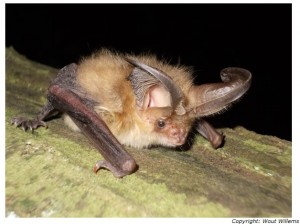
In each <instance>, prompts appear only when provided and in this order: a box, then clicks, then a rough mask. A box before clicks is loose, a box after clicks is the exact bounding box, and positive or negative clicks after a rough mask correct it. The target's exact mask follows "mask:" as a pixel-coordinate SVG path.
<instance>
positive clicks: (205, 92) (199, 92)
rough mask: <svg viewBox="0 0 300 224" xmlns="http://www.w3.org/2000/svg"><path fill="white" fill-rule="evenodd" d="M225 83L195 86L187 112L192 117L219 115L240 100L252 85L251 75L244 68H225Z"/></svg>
mask: <svg viewBox="0 0 300 224" xmlns="http://www.w3.org/2000/svg"><path fill="white" fill-rule="evenodd" d="M220 75H221V79H222V81H223V83H212V84H204V85H199V86H193V87H192V88H191V89H190V91H189V94H188V99H189V105H188V107H187V111H188V113H189V115H190V116H192V117H203V116H208V115H211V114H214V113H218V112H220V111H222V110H224V109H225V108H226V107H228V106H229V105H230V104H231V103H233V102H234V101H236V100H238V99H239V98H240V97H241V96H242V95H243V94H244V93H245V92H246V91H247V90H248V89H249V87H250V85H251V77H252V75H251V73H250V72H249V71H248V70H246V69H243V68H235V67H230V68H225V69H223V70H222V71H221V74H220Z"/></svg>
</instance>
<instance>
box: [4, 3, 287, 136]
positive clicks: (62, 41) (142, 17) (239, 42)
mask: <svg viewBox="0 0 300 224" xmlns="http://www.w3.org/2000/svg"><path fill="white" fill-rule="evenodd" d="M291 10H292V5H291V4H96V5H91V4H72V5H70V4H69V5H66V4H6V46H7V47H8V46H13V47H14V48H15V49H16V50H17V51H18V52H20V53H21V54H24V55H26V56H27V57H28V58H30V59H32V60H35V61H38V62H41V63H44V64H47V65H50V66H53V67H56V68H61V67H63V66H64V65H66V64H68V63H70V62H77V61H78V60H79V59H80V58H81V57H82V56H86V55H89V54H91V53H92V52H94V51H95V50H97V49H100V48H102V47H107V48H112V49H115V50H117V51H121V52H129V53H130V52H133V53H141V52H145V51H146V52H152V53H155V54H157V55H158V56H159V57H164V58H167V59H170V63H177V62H178V61H180V62H181V63H182V64H185V65H188V66H193V67H194V71H195V76H196V79H195V82H196V83H198V84H200V83H205V82H219V81H220V77H219V72H220V70H221V69H222V68H224V67H229V66H238V67H243V68H246V69H249V70H250V71H251V72H252V74H253V82H252V86H251V88H250V90H249V92H248V94H247V95H246V96H245V97H244V98H243V99H242V100H241V101H240V102H238V103H237V104H236V105H234V106H233V107H232V108H231V109H230V110H228V111H226V112H225V113H223V114H221V115H218V116H214V117H211V118H209V119H208V120H209V121H210V122H211V123H212V124H213V125H214V126H216V127H217V128H220V127H235V126H237V125H242V126H244V127H246V128H248V129H250V130H253V131H256V132H258V133H261V134H268V135H275V136H278V137H280V138H284V139H287V140H291V125H292V118H291V114H292V112H291V108H292V106H291V105H292V104H291V102H292V87H291V78H292V75H291V49H292V44H291V32H292V28H291V23H292V12H291Z"/></svg>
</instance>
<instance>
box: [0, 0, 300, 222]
mask: <svg viewBox="0 0 300 224" xmlns="http://www.w3.org/2000/svg"><path fill="white" fill-rule="evenodd" d="M47 2H48V3H79V2H74V1H4V2H1V5H0V22H1V34H2V35H0V41H1V43H2V45H1V46H2V47H3V49H2V50H1V52H0V55H1V59H2V60H1V62H0V63H1V64H0V68H1V75H0V78H1V80H0V85H1V89H0V102H1V104H0V115H1V119H0V122H1V123H0V130H1V137H2V138H1V141H0V144H1V147H0V159H1V161H0V166H1V167H0V172H1V173H0V192H1V194H0V223H13V224H18V223H22V224H23V223H25V224H26V223H30V224H33V223H45V222H46V223H47V222H51V221H53V222H55V223H72V224H74V223H75V224H76V223H82V222H84V223H89V224H92V223H97V224H98V223H99V222H101V223H109V224H111V223H115V222H122V224H124V223H130V224H134V223H141V222H142V223H149V224H150V223H151V224H153V223H157V222H167V223H174V222H175V223H185V222H189V223H192V224H193V223H216V222H217V223H232V220H233V219H231V218H225V219H222V218H221V219H220V218H218V219H206V218H204V219H202V218H201V219H198V218H179V219H174V218H170V219H156V218H154V219H153V218H150V219H145V218H142V219H140V218H137V219H132V218H128V219H116V218H112V219H111V218H102V219H93V218H88V219H73V218H68V219H64V218H62V219H60V218H53V219H44V218H26V219H25V218H17V219H15V218H5V208H4V206H5V193H4V192H5V135H4V130H5V122H4V121H5V119H4V118H5V114H4V112H5V104H4V102H5V35H4V34H5V3H47ZM125 2H129V3H149V2H151V3H171V2H173V3H179V2H174V1H159V0H157V1H114V0H111V1H85V2H84V3H125ZM182 3H292V14H293V23H292V24H293V26H292V31H293V35H292V38H293V43H292V44H293V45H292V49H293V54H292V65H293V68H292V72H293V76H292V113H293V116H292V121H293V125H292V141H293V142H292V145H293V154H292V162H293V174H292V175H293V176H292V178H293V185H292V196H293V197H292V198H293V200H292V203H293V204H292V205H293V217H292V218H293V219H298V220H299V219H300V212H299V211H300V200H299V198H300V195H299V190H298V189H299V188H300V184H299V176H300V174H299V173H300V172H299V164H300V163H299V161H298V160H299V159H300V151H299V150H300V144H299V143H300V136H299V135H300V130H299V124H300V117H299V113H300V110H299V108H300V100H299V98H300V97H299V98H298V96H299V95H300V85H299V84H300V83H299V79H300V78H299V77H300V57H299V41H300V33H299V32H300V30H299V22H298V21H300V18H299V14H300V8H299V6H300V1H184V2H182ZM278 16H280V15H278ZM279 91H280V90H279ZM280 100H284V99H280ZM282 109H284V108H282ZM278 119H280V117H279V118H278ZM274 125H276V124H274ZM2 139H3V140H2ZM251 219H252V218H250V219H248V218H245V219H240V220H251ZM259 220H260V223H263V222H262V219H259Z"/></svg>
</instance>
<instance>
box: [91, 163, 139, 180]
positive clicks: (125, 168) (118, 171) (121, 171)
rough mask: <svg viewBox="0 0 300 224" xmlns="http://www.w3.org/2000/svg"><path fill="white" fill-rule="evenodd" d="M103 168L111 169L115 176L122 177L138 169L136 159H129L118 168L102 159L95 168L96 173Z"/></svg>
mask: <svg viewBox="0 0 300 224" xmlns="http://www.w3.org/2000/svg"><path fill="white" fill-rule="evenodd" d="M101 168H104V169H107V170H110V171H111V172H112V173H113V175H114V176H115V177H118V178H121V177H124V176H126V175H129V174H131V173H133V172H135V171H136V170H137V164H136V163H135V161H134V160H127V161H125V162H124V164H123V165H122V168H118V167H116V166H113V165H112V164H111V163H109V162H108V161H106V160H100V161H98V162H97V163H96V164H95V166H94V168H93V171H94V173H97V172H98V170H100V169H101Z"/></svg>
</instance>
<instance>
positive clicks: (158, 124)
mask: <svg viewBox="0 0 300 224" xmlns="http://www.w3.org/2000/svg"><path fill="white" fill-rule="evenodd" d="M165 125H166V122H165V121H164V120H162V119H160V120H158V121H157V126H158V127H159V128H163V127H165Z"/></svg>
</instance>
